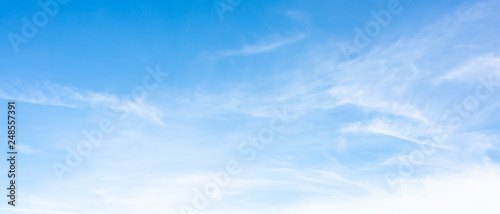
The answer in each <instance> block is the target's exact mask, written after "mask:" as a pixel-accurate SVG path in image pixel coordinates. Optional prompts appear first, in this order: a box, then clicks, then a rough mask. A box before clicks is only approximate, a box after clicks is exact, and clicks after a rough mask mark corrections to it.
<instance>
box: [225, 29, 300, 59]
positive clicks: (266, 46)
mask: <svg viewBox="0 0 500 214" xmlns="http://www.w3.org/2000/svg"><path fill="white" fill-rule="evenodd" d="M303 38H305V34H297V35H293V36H288V37H283V36H272V37H270V39H267V40H266V41H261V42H259V43H256V44H245V45H243V47H241V48H239V49H235V50H223V51H220V52H219V54H220V55H222V56H248V55H254V54H261V53H268V52H272V51H274V50H276V49H278V48H280V47H283V46H285V45H288V44H292V43H295V42H298V41H300V40H302V39H303Z"/></svg>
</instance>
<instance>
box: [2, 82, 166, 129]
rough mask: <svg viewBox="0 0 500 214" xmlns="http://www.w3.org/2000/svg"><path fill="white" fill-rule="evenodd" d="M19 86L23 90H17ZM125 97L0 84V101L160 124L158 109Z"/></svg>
mask: <svg viewBox="0 0 500 214" xmlns="http://www.w3.org/2000/svg"><path fill="white" fill-rule="evenodd" d="M19 85H23V86H24V87H19ZM124 96H127V95H124ZM128 96H129V99H121V98H120V97H119V96H117V95H112V94H109V93H103V92H95V91H89V90H79V89H76V88H72V87H69V86H62V85H57V84H51V83H49V82H35V83H26V82H18V83H17V84H11V85H3V87H2V88H0V99H6V100H9V99H13V100H17V101H19V102H27V103H34V104H38V105H52V106H62V107H68V108H80V109H85V108H91V109H95V110H98V111H99V110H100V111H109V112H112V113H113V112H115V113H123V114H130V115H135V116H138V117H139V118H144V119H148V120H151V121H154V122H156V123H160V124H161V118H162V117H163V115H164V113H163V111H162V110H160V109H159V108H157V107H154V106H152V105H151V104H148V103H147V101H146V100H145V99H137V100H133V99H132V98H130V95H128Z"/></svg>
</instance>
